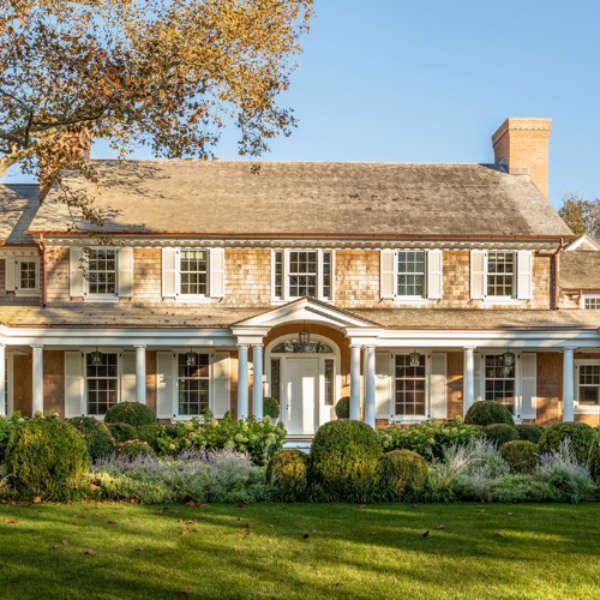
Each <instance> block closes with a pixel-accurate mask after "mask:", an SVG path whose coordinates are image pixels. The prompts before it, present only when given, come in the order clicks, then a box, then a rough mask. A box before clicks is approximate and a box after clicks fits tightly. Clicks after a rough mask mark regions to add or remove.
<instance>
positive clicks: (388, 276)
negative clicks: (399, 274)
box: [379, 249, 396, 298]
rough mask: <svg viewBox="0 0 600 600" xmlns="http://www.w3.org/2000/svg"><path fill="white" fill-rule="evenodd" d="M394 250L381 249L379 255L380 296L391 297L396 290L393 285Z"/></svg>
mask: <svg viewBox="0 0 600 600" xmlns="http://www.w3.org/2000/svg"><path fill="white" fill-rule="evenodd" d="M395 258H396V253H395V252H394V250H388V249H386V250H381V252H380V255H379V290H380V295H381V297H382V298H393V297H394V295H395V291H396V286H395V285H394V283H395V282H394V279H395V277H394V274H395V262H396V260H395Z"/></svg>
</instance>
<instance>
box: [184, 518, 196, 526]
mask: <svg viewBox="0 0 600 600" xmlns="http://www.w3.org/2000/svg"><path fill="white" fill-rule="evenodd" d="M195 522H196V521H194V519H189V520H188V521H186V523H187V524H188V525H193V524H194V523H195Z"/></svg>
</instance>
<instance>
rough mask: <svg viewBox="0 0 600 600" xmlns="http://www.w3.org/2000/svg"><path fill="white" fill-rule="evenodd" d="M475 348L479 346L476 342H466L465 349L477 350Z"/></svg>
mask: <svg viewBox="0 0 600 600" xmlns="http://www.w3.org/2000/svg"><path fill="white" fill-rule="evenodd" d="M475 348H477V346H476V345H475V344H465V345H464V346H463V350H475Z"/></svg>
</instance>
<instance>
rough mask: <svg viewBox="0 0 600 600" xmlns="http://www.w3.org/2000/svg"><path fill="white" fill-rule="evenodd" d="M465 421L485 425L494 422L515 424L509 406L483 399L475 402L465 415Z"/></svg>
mask: <svg viewBox="0 0 600 600" xmlns="http://www.w3.org/2000/svg"><path fill="white" fill-rule="evenodd" d="M465 423H468V424H471V425H483V426H485V425H492V424H494V423H506V424H507V425H514V421H513V418H512V415H511V414H510V411H509V410H508V408H506V406H504V405H503V404H500V403H499V402H494V401H493V400H481V401H479V402H475V403H474V404H473V405H472V406H471V408H469V410H468V411H467V414H466V415H465Z"/></svg>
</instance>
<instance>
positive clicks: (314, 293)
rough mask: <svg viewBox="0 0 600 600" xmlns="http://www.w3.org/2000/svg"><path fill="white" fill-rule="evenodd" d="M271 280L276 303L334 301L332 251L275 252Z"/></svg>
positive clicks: (272, 259) (272, 254)
mask: <svg viewBox="0 0 600 600" xmlns="http://www.w3.org/2000/svg"><path fill="white" fill-rule="evenodd" d="M271 279H272V282H271V290H272V296H273V300H275V301H283V300H286V301H287V300H294V299H296V298H302V297H303V296H310V297H313V298H319V299H321V300H333V286H334V254H333V252H332V251H331V250H287V249H286V250H274V251H273V252H272V253H271Z"/></svg>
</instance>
